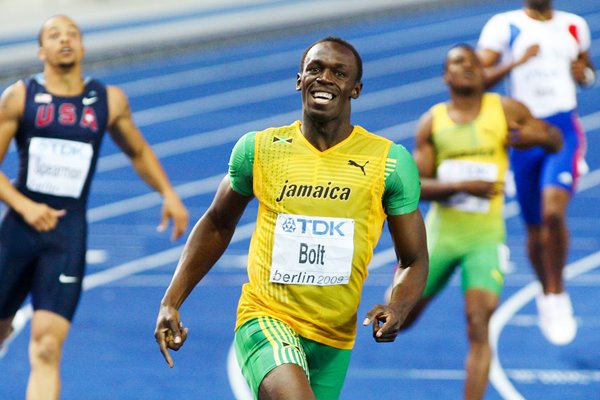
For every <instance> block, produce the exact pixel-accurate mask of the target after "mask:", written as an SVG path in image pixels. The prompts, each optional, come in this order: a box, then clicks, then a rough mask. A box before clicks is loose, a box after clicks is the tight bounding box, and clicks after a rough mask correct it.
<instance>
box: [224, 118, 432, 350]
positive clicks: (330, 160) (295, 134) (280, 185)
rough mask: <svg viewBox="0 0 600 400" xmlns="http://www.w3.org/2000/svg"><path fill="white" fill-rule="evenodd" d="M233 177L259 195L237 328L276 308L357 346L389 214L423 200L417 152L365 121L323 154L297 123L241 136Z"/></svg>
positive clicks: (307, 328)
mask: <svg viewBox="0 0 600 400" xmlns="http://www.w3.org/2000/svg"><path fill="white" fill-rule="evenodd" d="M229 175H230V179H231V185H232V188H233V190H235V191H236V192H238V193H240V194H242V195H245V196H250V195H254V196H255V197H256V198H257V200H258V202H259V209H258V216H257V224H256V229H255V231H254V234H253V236H252V240H251V244H250V252H249V257H248V275H249V282H248V283H247V284H245V285H244V287H243V290H242V296H241V299H240V302H239V307H238V317H237V323H236V329H237V328H238V327H240V326H241V325H242V324H244V322H246V321H248V320H250V319H252V318H256V317H259V316H266V315H269V316H271V317H274V318H277V319H280V320H282V321H284V322H285V323H287V324H289V325H290V326H291V327H292V328H293V329H294V330H295V331H296V332H297V333H298V334H299V335H301V336H302V337H305V338H308V339H311V340H314V341H316V342H319V343H323V344H326V345H329V346H332V347H336V348H340V349H351V348H352V346H353V344H354V339H355V333H356V311H357V309H358V305H359V301H360V297H361V296H360V295H361V291H362V286H363V283H364V280H365V279H366V277H367V274H368V270H367V267H368V264H369V261H370V260H371V257H372V254H373V250H374V248H375V246H376V244H377V241H378V240H379V237H380V235H381V231H382V228H383V225H384V221H385V218H386V216H387V215H401V214H407V213H410V212H412V211H415V210H416V208H417V206H418V202H419V193H420V184H419V179H418V173H417V171H416V167H415V165H414V161H413V160H412V157H411V156H410V154H409V153H408V152H407V151H406V149H404V148H403V147H402V146H400V145H396V144H394V143H392V142H391V141H389V140H387V139H385V138H382V137H380V136H377V135H374V134H372V133H369V132H367V131H366V130H364V129H363V128H362V127H360V126H355V127H354V130H353V131H352V133H351V134H350V135H349V137H347V138H346V139H345V140H343V141H342V142H340V143H338V144H337V145H335V146H334V147H332V148H330V149H328V150H326V151H323V152H321V151H318V150H317V149H315V148H314V147H313V146H312V145H311V144H310V143H309V142H308V141H307V140H306V139H305V137H304V136H303V134H302V132H301V130H300V122H299V121H297V122H295V123H293V124H292V125H289V126H284V127H279V128H271V129H267V130H264V131H261V132H250V133H248V134H246V135H245V136H244V137H242V138H241V139H240V140H239V141H238V143H237V144H236V146H235V148H234V150H233V153H232V156H231V160H230V166H229ZM307 200H309V201H307Z"/></svg>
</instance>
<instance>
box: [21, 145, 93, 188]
mask: <svg viewBox="0 0 600 400" xmlns="http://www.w3.org/2000/svg"><path fill="white" fill-rule="evenodd" d="M93 155H94V149H93V148H92V145H91V144H89V143H84V142H77V141H73V140H63V139H52V138H41V137H34V138H32V139H31V141H30V143H29V164H28V171H27V189H29V190H31V191H33V192H38V193H44V194H50V195H54V196H63V197H73V198H79V196H81V190H82V189H83V185H84V184H85V181H86V178H87V175H88V172H89V170H90V165H91V161H92V156H93Z"/></svg>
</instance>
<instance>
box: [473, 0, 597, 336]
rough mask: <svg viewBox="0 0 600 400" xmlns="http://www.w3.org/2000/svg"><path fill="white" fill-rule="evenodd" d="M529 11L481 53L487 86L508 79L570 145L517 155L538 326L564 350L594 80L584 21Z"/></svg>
mask: <svg viewBox="0 0 600 400" xmlns="http://www.w3.org/2000/svg"><path fill="white" fill-rule="evenodd" d="M524 6H525V7H524V8H523V9H522V10H515V11H509V12H504V13H500V14H497V15H495V16H493V17H492V18H491V19H490V20H489V21H488V22H487V24H486V25H485V26H484V28H483V30H482V32H481V35H480V38H479V43H478V47H479V53H480V56H481V59H482V62H483V64H484V66H486V67H489V69H488V71H487V72H488V73H489V76H488V78H489V83H490V84H493V83H495V82H497V81H499V80H500V79H501V78H502V77H504V76H506V75H508V77H509V94H510V96H511V97H514V98H515V99H517V100H519V101H521V102H522V103H524V104H525V105H526V106H527V107H528V108H529V109H530V110H531V112H532V114H533V115H534V116H535V117H537V118H540V119H544V120H546V121H547V122H549V123H551V124H553V125H555V126H557V127H558V128H560V129H561V130H562V133H563V143H564V146H563V149H562V150H561V151H559V152H558V153H556V154H549V153H547V152H545V151H544V150H542V149H541V148H533V149H530V150H513V151H512V153H511V165H512V168H513V171H514V174H515V183H516V188H517V198H518V201H519V205H520V206H521V215H522V217H523V220H524V222H525V223H526V224H527V233H528V243H527V247H528V252H529V259H530V261H531V264H532V265H533V267H534V269H535V271H536V273H537V275H538V278H539V280H540V283H541V284H542V288H543V291H542V293H541V294H540V296H538V297H537V299H536V300H537V306H538V313H539V316H540V319H539V324H540V328H541V330H542V333H543V334H544V335H545V336H546V338H547V339H548V340H549V341H550V342H552V343H554V344H559V345H562V344H567V343H569V342H571V341H572V340H573V339H574V337H575V335H576V331H577V325H576V321H575V319H574V318H573V310H572V306H571V301H570V298H569V296H568V294H567V292H566V289H565V285H564V281H563V276H562V273H563V268H564V266H565V265H566V261H567V252H568V235H569V233H568V228H567V221H566V210H567V206H568V204H569V201H570V199H571V197H572V195H573V193H574V192H575V187H576V184H577V181H578V178H579V176H580V175H581V174H582V173H585V172H586V170H587V166H586V164H585V161H584V158H583V157H584V154H585V146H586V140H585V134H584V132H583V129H582V127H581V123H580V121H579V117H578V114H577V90H578V87H577V86H578V85H580V86H589V85H592V84H593V83H594V81H595V75H596V74H595V72H594V67H593V65H592V63H591V58H590V54H589V49H590V42H591V37H590V30H589V27H588V25H587V23H586V22H585V20H584V19H583V18H581V17H580V16H578V15H575V14H573V13H568V12H564V11H558V10H554V9H553V8H552V1H551V0H525V1H524Z"/></svg>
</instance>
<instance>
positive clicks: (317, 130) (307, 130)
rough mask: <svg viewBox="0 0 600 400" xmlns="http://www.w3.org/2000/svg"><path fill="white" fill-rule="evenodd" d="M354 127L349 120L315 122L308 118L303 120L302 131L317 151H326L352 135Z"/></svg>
mask: <svg viewBox="0 0 600 400" xmlns="http://www.w3.org/2000/svg"><path fill="white" fill-rule="evenodd" d="M353 129H354V127H353V126H352V125H351V124H350V121H349V120H344V122H340V121H339V120H333V121H328V122H315V121H313V120H311V119H310V118H307V117H306V116H305V117H304V118H303V119H302V124H301V125H300V130H301V131H302V134H303V135H304V137H305V138H306V140H308V141H309V142H310V143H311V144H312V145H313V146H314V147H315V148H316V149H317V150H319V151H325V150H327V149H330V148H331V147H333V146H335V145H336V144H338V143H340V142H341V141H343V140H344V139H346V138H347V137H348V136H350V133H352V130H353Z"/></svg>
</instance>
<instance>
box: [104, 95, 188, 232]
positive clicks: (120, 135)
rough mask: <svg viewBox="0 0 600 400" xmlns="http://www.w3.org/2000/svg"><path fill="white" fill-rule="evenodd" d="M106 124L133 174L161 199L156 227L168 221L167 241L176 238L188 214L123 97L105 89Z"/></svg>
mask: <svg viewBox="0 0 600 400" xmlns="http://www.w3.org/2000/svg"><path fill="white" fill-rule="evenodd" d="M108 105H109V123H108V130H109V132H110V134H111V137H112V138H113V140H114V141H115V143H117V145H118V146H119V147H120V148H121V150H122V151H123V152H124V153H125V154H126V155H127V156H128V157H129V158H130V160H131V163H132V165H133V168H134V169H135V171H136V172H137V174H138V175H139V176H140V177H141V178H142V179H143V180H144V181H145V182H146V183H147V184H148V185H150V186H151V187H152V188H153V189H154V190H156V191H157V192H159V193H160V194H161V195H162V197H163V209H162V218H161V223H160V225H159V228H160V229H161V230H164V229H165V228H166V225H167V223H168V220H169V218H171V219H173V223H174V227H173V233H172V236H171V238H172V239H177V238H179V237H180V236H181V235H182V234H183V233H184V232H185V230H186V229H187V225H188V218H189V216H188V212H187V209H186V208H185V206H184V205H183V203H182V202H181V200H180V199H179V196H178V195H177V194H176V193H175V190H174V189H173V187H172V186H171V183H170V182H169V179H168V178H167V175H166V173H165V171H164V170H163V168H162V166H161V165H160V162H159V161H158V159H157V157H156V155H155V154H154V151H152V148H151V147H150V145H149V144H148V143H147V142H146V140H145V139H144V137H143V136H142V134H141V132H140V131H139V129H138V128H137V126H136V125H135V123H134V122H133V118H132V115H131V108H130V107H129V101H128V100H127V97H126V96H125V94H124V93H123V91H121V90H120V89H119V88H116V87H114V86H109V87H108Z"/></svg>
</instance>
